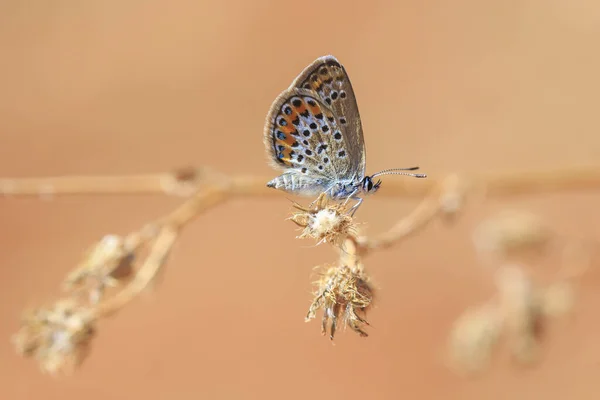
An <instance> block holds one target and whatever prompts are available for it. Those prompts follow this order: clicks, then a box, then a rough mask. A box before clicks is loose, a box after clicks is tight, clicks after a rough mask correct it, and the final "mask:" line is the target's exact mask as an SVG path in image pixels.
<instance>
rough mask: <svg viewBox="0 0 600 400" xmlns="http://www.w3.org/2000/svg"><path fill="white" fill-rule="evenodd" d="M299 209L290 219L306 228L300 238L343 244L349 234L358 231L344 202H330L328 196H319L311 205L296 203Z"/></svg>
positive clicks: (295, 205)
mask: <svg viewBox="0 0 600 400" xmlns="http://www.w3.org/2000/svg"><path fill="white" fill-rule="evenodd" d="M294 207H295V208H296V209H297V210H299V211H298V212H295V213H294V214H293V215H292V216H291V217H290V219H291V220H292V221H293V222H294V223H296V225H298V226H300V227H302V228H304V229H303V231H302V233H301V234H300V235H299V236H298V238H300V239H304V238H312V239H315V240H316V241H317V242H318V243H319V244H320V243H324V242H327V243H330V244H333V245H339V244H341V243H342V242H343V241H344V239H345V238H346V237H347V236H348V235H355V234H356V232H357V229H356V226H355V225H354V221H353V219H352V217H351V216H350V215H348V209H347V207H346V206H345V205H344V204H338V203H329V202H328V200H327V198H326V196H323V195H321V196H319V198H318V199H317V200H315V202H314V203H313V204H312V205H311V206H309V207H306V208H305V207H302V206H300V205H298V204H294Z"/></svg>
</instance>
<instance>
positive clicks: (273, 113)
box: [264, 87, 351, 194]
mask: <svg viewBox="0 0 600 400" xmlns="http://www.w3.org/2000/svg"><path fill="white" fill-rule="evenodd" d="M264 140H265V147H266V148H267V153H268V155H269V159H270V161H271V164H272V165H273V166H274V167H276V168H279V169H283V170H285V171H286V174H284V175H285V176H286V178H287V181H289V182H288V183H284V182H283V181H281V179H283V178H282V177H283V175H282V176H281V177H278V178H277V179H280V182H279V183H280V184H279V185H277V182H272V183H273V184H271V183H270V184H269V185H270V186H273V187H277V188H281V189H284V190H286V189H288V190H289V189H296V190H290V191H297V192H298V191H303V192H305V193H307V194H308V193H310V194H314V193H316V192H319V191H323V190H326V189H327V188H329V187H330V186H331V185H332V184H333V183H335V182H336V181H337V180H338V179H339V177H340V176H343V174H345V173H346V172H345V171H348V170H350V169H351V165H350V162H351V161H350V155H349V154H348V153H347V150H346V149H345V147H344V146H343V135H342V132H341V127H340V126H339V125H338V120H337V118H336V116H335V113H334V111H333V110H332V109H331V108H330V107H328V106H327V105H325V104H324V103H323V102H322V101H321V100H320V96H319V95H318V94H317V93H316V92H314V91H312V90H307V89H300V88H295V87H290V88H289V89H287V90H285V91H284V92H283V93H281V94H280V95H279V96H278V97H277V99H276V100H275V102H274V103H273V105H272V106H271V109H270V111H269V114H268V115H267V120H266V123H265V132H264ZM292 178H293V179H295V181H294V182H293V183H292V182H291V181H290V180H291V179H292ZM288 186H289V187H288ZM312 189H314V190H312Z"/></svg>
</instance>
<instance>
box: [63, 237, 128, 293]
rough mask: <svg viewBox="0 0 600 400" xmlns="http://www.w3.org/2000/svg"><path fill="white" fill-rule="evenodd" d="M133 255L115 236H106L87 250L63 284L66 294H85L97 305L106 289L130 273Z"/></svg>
mask: <svg viewBox="0 0 600 400" xmlns="http://www.w3.org/2000/svg"><path fill="white" fill-rule="evenodd" d="M133 258H134V256H133V253H132V251H131V250H130V249H128V246H127V245H126V241H125V240H124V239H123V238H122V237H120V236H117V235H106V236H104V237H103V238H102V240H100V241H99V242H98V243H97V244H96V245H94V246H93V247H92V248H91V249H90V250H88V252H87V254H86V257H85V258H84V260H83V261H82V262H81V263H80V264H79V266H78V267H77V268H76V269H75V270H74V271H73V272H71V273H70V274H69V275H68V276H67V278H66V279H65V281H64V283H63V288H64V290H66V291H75V292H79V293H82V292H83V293H85V294H86V295H87V296H88V300H89V301H90V303H92V304H97V303H99V301H100V300H101V299H102V296H103V294H104V292H105V290H106V289H107V288H110V287H116V286H117V285H118V283H119V280H124V279H126V278H129V277H130V276H131V274H132V262H133Z"/></svg>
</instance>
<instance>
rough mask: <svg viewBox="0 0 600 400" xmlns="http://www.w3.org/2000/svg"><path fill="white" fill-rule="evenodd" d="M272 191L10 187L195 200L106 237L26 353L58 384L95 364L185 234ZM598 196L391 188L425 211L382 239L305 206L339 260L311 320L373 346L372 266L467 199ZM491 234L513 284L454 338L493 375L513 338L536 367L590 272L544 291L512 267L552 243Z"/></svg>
mask: <svg viewBox="0 0 600 400" xmlns="http://www.w3.org/2000/svg"><path fill="white" fill-rule="evenodd" d="M267 181H268V178H260V177H253V176H231V177H230V176H225V175H221V174H218V173H216V172H215V171H211V170H209V169H207V168H203V169H190V168H188V169H181V170H178V171H175V172H172V173H164V174H156V175H137V176H114V177H108V176H104V177H101V176H97V177H55V178H39V179H3V180H0V194H4V195H13V196H28V195H53V194H56V195H58V194H65V195H67V194H119V193H129V194H131V193H138V194H152V193H162V194H167V195H176V196H183V197H186V198H187V199H186V200H185V201H184V202H183V203H182V204H181V205H180V206H179V207H178V208H176V209H175V210H173V211H172V212H170V213H168V214H167V215H165V216H163V217H161V218H158V219H157V220H155V221H152V222H150V223H148V224H146V225H145V226H143V227H142V228H140V229H139V230H138V231H135V232H132V233H130V234H129V235H127V236H125V237H119V236H116V235H107V236H105V237H104V238H103V239H102V240H100V241H99V242H98V243H97V244H96V245H94V246H93V247H92V248H91V249H90V251H88V253H87V254H86V257H85V258H84V260H83V261H82V262H81V263H80V264H79V265H78V266H77V267H76V268H75V269H74V270H73V271H72V272H71V273H70V274H69V275H68V276H67V278H66V280H65V282H64V284H63V288H64V290H65V292H66V298H63V299H61V300H59V301H58V302H56V303H54V304H52V305H50V306H47V307H41V308H39V309H38V310H34V311H32V312H30V313H28V314H27V315H26V318H24V320H23V325H22V328H21V330H20V331H19V332H18V333H17V334H16V335H15V338H14V341H15V345H16V347H17V350H18V351H19V352H20V353H21V354H23V355H26V356H34V357H36V358H37V359H38V361H39V362H40V365H41V367H42V369H43V370H45V371H49V372H57V371H59V370H62V369H68V368H69V367H73V366H77V365H79V363H80V362H81V361H82V360H83V358H84V357H85V355H87V353H88V351H87V350H88V349H89V343H90V340H91V339H92V338H93V334H94V332H95V331H96V329H97V325H98V322H99V320H101V319H102V318H104V317H107V316H110V315H113V314H115V313H116V312H118V311H119V310H120V309H122V308H123V307H124V306H126V304H128V303H129V302H130V301H132V300H133V299H135V298H137V296H138V295H139V294H140V293H141V292H142V291H144V290H145V289H146V288H147V287H149V286H150V285H151V283H152V282H153V281H154V280H155V277H156V275H157V274H158V273H159V271H160V270H161V269H162V268H163V267H164V265H165V263H166V259H167V257H168V255H169V253H170V251H171V249H172V247H173V245H174V243H175V242H176V240H177V238H178V236H179V234H180V232H181V229H182V228H183V227H185V226H186V224H188V223H190V222H191V221H192V220H193V219H194V218H196V217H197V216H199V215H201V214H202V213H203V212H206V211H208V210H209V209H211V208H212V207H215V206H217V205H220V204H223V203H225V202H226V201H228V200H229V199H232V198H235V197H248V196H271V195H281V194H282V192H280V191H275V190H272V189H269V188H267V187H266V186H265V182H267ZM595 188H600V168H597V167H596V168H595V167H589V168H580V169H571V170H566V169H565V170H559V171H547V172H527V173H506V174H489V175H479V176H471V177H467V176H459V175H456V174H454V175H447V176H444V177H441V178H438V179H437V180H434V179H428V180H425V181H422V180H418V181H417V180H391V179H390V180H389V182H386V185H385V186H384V189H383V190H381V191H380V194H378V196H390V197H396V198H399V197H407V198H408V197H418V198H423V200H422V201H421V202H420V203H419V205H418V206H417V207H416V208H415V209H414V211H413V212H412V213H410V214H409V215H407V216H405V217H404V218H401V219H400V220H399V221H398V222H397V223H396V224H394V225H393V226H392V227H391V228H390V229H389V230H387V231H385V232H382V233H380V234H379V235H375V236H372V237H366V236H362V235H361V234H360V230H359V229H358V226H357V224H356V221H355V218H354V217H353V215H352V214H351V210H350V208H349V205H346V204H345V203H339V202H333V201H331V200H330V199H328V198H327V197H326V196H324V195H322V196H320V197H319V198H318V199H316V201H313V202H312V203H311V205H310V206H308V207H305V206H302V205H300V204H296V205H294V207H295V211H294V213H293V214H292V216H291V217H290V220H291V221H293V222H294V223H295V224H296V225H297V226H299V227H300V228H301V229H302V232H301V234H300V235H299V236H298V237H299V238H302V239H307V238H308V239H313V240H316V241H317V243H327V244H329V245H331V246H333V247H334V248H335V249H336V250H337V252H338V259H337V260H336V261H335V262H334V263H333V264H330V265H328V266H324V267H320V272H319V278H318V280H317V281H316V282H315V285H316V289H315V293H314V295H315V297H314V299H313V301H312V303H311V305H310V307H309V311H308V314H307V316H306V320H307V321H309V320H311V319H313V318H315V317H316V314H317V312H318V311H319V310H320V309H322V310H323V318H322V332H323V334H327V332H329V337H330V339H332V340H333V339H334V335H335V333H336V331H337V330H338V327H340V326H349V327H350V328H351V329H352V330H353V331H355V332H356V333H358V334H359V335H360V336H367V332H366V330H365V327H366V326H368V325H369V324H368V322H367V320H366V315H365V314H366V312H367V311H368V309H369V308H370V307H371V306H372V303H373V300H374V298H375V296H374V290H373V288H372V287H371V285H370V284H369V281H370V278H369V275H368V273H367V270H366V268H365V264H364V259H365V257H366V256H368V255H369V254H370V253H372V252H375V251H380V250H383V249H386V248H389V247H391V246H396V245H398V244H399V243H401V242H402V241H403V240H404V239H406V238H408V237H409V236H411V235H413V234H415V233H417V232H419V231H421V230H422V229H424V228H425V227H426V226H427V225H428V223H429V222H431V221H433V220H435V219H436V218H441V217H444V218H447V217H451V216H456V215H457V214H458V213H459V211H460V210H461V209H462V208H463V207H464V204H465V199H467V198H471V199H472V198H474V197H475V195H476V194H479V195H482V196H480V199H483V198H485V197H490V196H510V195H520V194H525V193H530V194H534V193H545V192H548V191H564V190H583V189H595ZM519 218H521V217H519ZM486 229H487V230H485V229H484V230H483V231H480V232H479V233H478V236H477V237H478V238H479V241H478V242H477V243H476V246H477V248H478V250H480V252H481V251H483V254H484V258H485V260H486V262H487V263H488V264H490V263H491V264H492V265H495V264H494V263H497V264H498V265H499V266H498V267H497V270H498V271H504V272H505V273H504V274H500V275H498V274H497V276H499V277H504V278H506V279H500V278H499V279H498V280H497V287H498V293H497V294H496V297H495V298H494V299H492V300H490V301H489V302H488V303H486V304H484V306H480V307H477V308H475V309H474V310H472V311H469V312H468V313H467V314H466V315H465V316H463V317H462V318H461V319H460V320H459V321H458V322H457V326H456V328H455V329H454V331H453V335H454V336H453V338H454V339H453V341H452V343H454V345H453V346H454V347H453V348H454V350H455V355H457V357H455V358H456V359H457V360H459V361H462V362H463V364H467V365H469V366H471V367H473V368H474V367H481V366H483V365H484V364H485V360H488V359H489V354H490V353H491V349H492V347H493V345H494V344H495V343H496V342H497V338H499V337H500V336H502V335H501V333H502V332H505V333H506V332H509V333H510V335H509V336H511V337H512V338H513V347H512V348H513V353H514V354H515V356H516V357H521V359H530V358H531V357H529V356H528V354H529V353H528V350H529V349H531V348H533V347H534V345H536V344H537V343H538V341H537V340H538V337H537V336H536V334H535V332H534V327H535V326H537V322H538V321H542V320H544V321H545V319H547V317H549V316H551V315H558V314H560V313H561V312H564V311H565V310H567V309H568V308H569V306H567V305H566V304H567V303H569V302H568V301H567V298H568V297H569V293H570V291H569V290H568V288H569V287H571V286H565V285H564V284H563V283H564V282H566V281H569V282H571V281H572V280H574V279H576V278H578V277H581V276H582V275H583V274H584V273H585V272H587V271H588V270H589V264H590V263H591V262H590V258H589V257H586V256H582V254H581V251H579V252H578V250H577V248H576V247H573V248H572V249H571V250H573V249H576V250H575V251H571V252H570V253H569V252H568V251H566V252H565V260H566V261H565V268H564V269H562V270H561V271H560V273H559V274H558V276H559V278H557V279H556V280H555V281H554V282H553V283H551V284H549V285H546V286H544V285H541V284H539V282H537V281H535V279H534V278H532V277H531V276H530V274H529V272H527V271H529V270H526V268H525V267H515V265H528V264H527V263H525V264H523V263H521V264H519V263H516V264H515V263H514V262H513V261H514V257H516V259H517V260H518V259H519V257H520V256H522V254H523V249H533V248H536V249H538V250H539V249H542V252H543V249H544V248H545V247H544V244H545V243H547V238H548V236H547V235H545V233H547V232H546V231H543V230H542V228H541V227H540V225H539V224H537V222H536V221H535V220H534V219H527V218H525V219H523V218H521V219H520V220H517V221H516V223H515V221H514V220H512V221H504V222H502V221H499V220H495V221H493V222H492V223H491V224H490V225H489V226H488V227H487V228H486ZM486 241H487V242H486ZM536 246H537V247H536ZM144 252H146V254H145V256H144ZM534 253H535V252H534ZM513 256H514V257H513ZM528 260H529V259H528ZM507 277H509V278H510V277H513V278H515V277H517V278H519V279H516V278H515V279H508V278H507ZM557 299H559V300H557Z"/></svg>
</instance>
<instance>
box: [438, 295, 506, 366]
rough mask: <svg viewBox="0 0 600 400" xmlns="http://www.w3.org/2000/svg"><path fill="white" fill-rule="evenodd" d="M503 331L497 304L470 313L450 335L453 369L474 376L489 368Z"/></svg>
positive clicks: (460, 319) (460, 320)
mask: <svg viewBox="0 0 600 400" xmlns="http://www.w3.org/2000/svg"><path fill="white" fill-rule="evenodd" d="M501 329H502V316H501V314H500V312H499V310H498V308H497V306H496V305H494V304H485V305H483V306H479V307H473V308H471V309H469V310H467V311H466V312H465V313H464V314H463V315H462V316H461V317H459V319H458V320H457V321H456V322H455V324H454V327H453V329H452V332H451V335H450V352H451V354H450V355H451V362H452V366H453V367H456V368H459V369H460V370H461V371H463V372H467V373H474V372H478V371H479V370H481V369H483V368H484V367H486V366H487V365H488V364H489V362H490V359H491V355H492V349H493V347H494V345H495V344H496V343H497V341H498V338H499V336H500V332H501Z"/></svg>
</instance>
